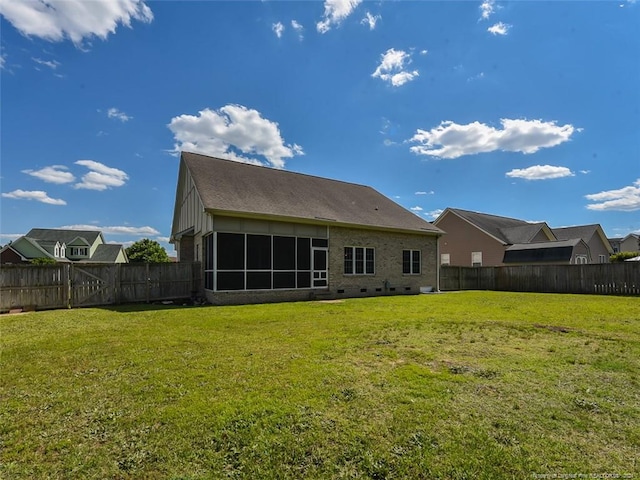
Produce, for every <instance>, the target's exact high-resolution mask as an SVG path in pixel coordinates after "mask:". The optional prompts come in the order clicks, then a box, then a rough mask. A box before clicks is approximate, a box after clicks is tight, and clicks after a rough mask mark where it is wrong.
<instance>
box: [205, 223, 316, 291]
mask: <svg viewBox="0 0 640 480" xmlns="http://www.w3.org/2000/svg"><path fill="white" fill-rule="evenodd" d="M203 241H204V264H205V289H207V290H215V291H227V290H271V289H285V288H311V270H312V265H311V264H312V262H311V251H312V245H314V246H315V245H316V244H323V245H326V244H327V240H326V239H315V238H314V239H311V238H303V237H299V238H298V237H288V236H281V235H254V234H244V233H227V232H219V233H216V234H215V235H214V234H210V235H207V236H206V237H204V240H203ZM214 279H215V282H214Z"/></svg>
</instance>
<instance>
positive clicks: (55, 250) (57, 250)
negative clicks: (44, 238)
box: [53, 243, 60, 258]
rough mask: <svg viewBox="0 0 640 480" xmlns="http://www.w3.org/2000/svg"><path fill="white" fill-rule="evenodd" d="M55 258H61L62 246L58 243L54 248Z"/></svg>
mask: <svg viewBox="0 0 640 480" xmlns="http://www.w3.org/2000/svg"><path fill="white" fill-rule="evenodd" d="M53 256H54V257H56V258H59V257H60V244H59V243H56V246H55V247H53Z"/></svg>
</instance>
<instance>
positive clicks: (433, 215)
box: [424, 208, 444, 220]
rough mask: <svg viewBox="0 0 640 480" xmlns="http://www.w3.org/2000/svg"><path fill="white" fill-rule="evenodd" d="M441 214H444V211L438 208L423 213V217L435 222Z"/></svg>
mask: <svg viewBox="0 0 640 480" xmlns="http://www.w3.org/2000/svg"><path fill="white" fill-rule="evenodd" d="M442 212H444V210H443V209H441V208H438V209H436V210H431V211H429V212H424V216H425V217H427V218H430V219H431V220H435V219H436V218H438V217H439V216H440V215H442Z"/></svg>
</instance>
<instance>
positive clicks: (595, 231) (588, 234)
mask: <svg viewBox="0 0 640 480" xmlns="http://www.w3.org/2000/svg"><path fill="white" fill-rule="evenodd" d="M551 230H552V231H553V234H554V235H555V236H556V237H557V238H558V240H569V239H571V238H581V239H582V240H584V242H585V243H587V244H588V243H589V242H590V241H591V239H592V238H593V237H594V236H597V237H598V238H599V239H600V241H601V242H602V244H603V245H604V247H605V248H606V249H607V251H608V252H609V253H613V248H612V247H611V243H610V242H609V240H608V239H607V236H606V235H605V233H604V230H602V227H601V226H600V225H599V224H597V223H595V224H592V225H577V226H574V227H563V228H552V229H551Z"/></svg>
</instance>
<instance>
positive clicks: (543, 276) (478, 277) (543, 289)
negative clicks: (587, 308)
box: [440, 262, 640, 295]
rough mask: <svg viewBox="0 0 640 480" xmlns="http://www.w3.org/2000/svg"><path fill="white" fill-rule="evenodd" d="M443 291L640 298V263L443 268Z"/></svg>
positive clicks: (441, 273)
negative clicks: (590, 294)
mask: <svg viewBox="0 0 640 480" xmlns="http://www.w3.org/2000/svg"><path fill="white" fill-rule="evenodd" d="M440 290H443V291H448V290H502V291H511V292H539V293H586V294H589V293H597V294H600V295H640V263H638V262H624V263H603V264H597V265H521V266H506V267H458V266H456V267H449V266H443V267H441V270H440Z"/></svg>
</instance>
